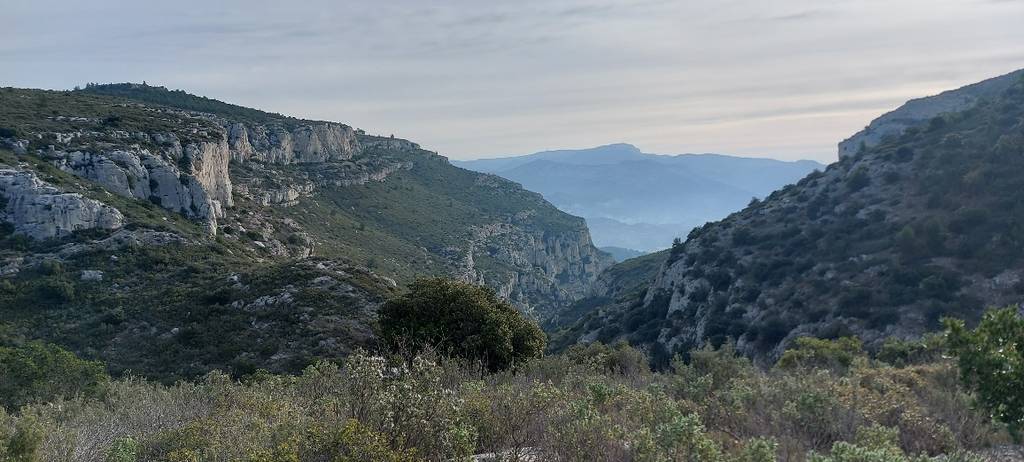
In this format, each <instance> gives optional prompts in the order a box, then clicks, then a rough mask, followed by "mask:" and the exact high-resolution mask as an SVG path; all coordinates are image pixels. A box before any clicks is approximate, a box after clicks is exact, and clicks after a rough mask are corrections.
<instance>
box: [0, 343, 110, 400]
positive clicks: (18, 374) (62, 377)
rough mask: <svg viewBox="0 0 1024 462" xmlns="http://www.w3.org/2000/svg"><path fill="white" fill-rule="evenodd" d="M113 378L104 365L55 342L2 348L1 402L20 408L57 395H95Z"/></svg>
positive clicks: (0, 349)
mask: <svg viewBox="0 0 1024 462" xmlns="http://www.w3.org/2000/svg"><path fill="white" fill-rule="evenodd" d="M109 380H110V377H109V376H107V374H106V372H105V371H104V368H103V365H102V364H101V363H99V362H95V361H83V360H81V359H79V358H78V357H77V356H75V355H74V354H73V353H71V352H69V351H66V350H64V349H62V348H60V347H58V346H56V345H47V344H42V343H38V342H32V343H28V344H26V345H24V346H21V347H0V404H2V405H3V406H4V407H6V408H7V409H12V410H13V409H18V408H19V407H21V406H24V405H26V404H29V403H33V402H41V401H50V400H53V399H54V398H57V397H58V396H63V397H66V398H71V397H74V396H78V395H84V396H93V395H95V394H97V393H98V392H99V391H101V390H102V388H103V387H104V385H105V384H106V383H107V382H108V381H109Z"/></svg>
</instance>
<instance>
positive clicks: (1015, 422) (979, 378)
mask: <svg viewBox="0 0 1024 462" xmlns="http://www.w3.org/2000/svg"><path fill="white" fill-rule="evenodd" d="M945 325H946V337H947V340H948V342H949V344H948V345H949V346H948V347H949V352H950V353H951V354H953V355H954V356H956V358H957V363H958V364H959V366H960V375H961V377H962V378H963V380H964V382H966V383H967V384H968V385H969V386H970V387H971V388H972V389H974V391H975V392H976V393H977V399H978V402H979V403H980V404H981V405H982V406H984V407H985V408H986V409H987V410H988V411H989V412H991V413H992V416H993V417H995V418H996V419H998V420H999V421H1001V422H1003V423H1005V424H1006V425H1007V426H1008V427H1009V428H1010V431H1011V433H1012V434H1013V435H1014V436H1015V438H1017V439H1018V440H1019V439H1020V438H1021V430H1022V429H1024V319H1022V318H1021V317H1020V315H1018V313H1017V307H1007V308H1002V309H996V310H990V311H989V312H987V313H985V315H984V316H983V317H982V319H981V323H980V324H978V327H977V328H975V329H974V330H970V329H968V328H967V327H966V325H965V324H964V322H963V321H960V320H956V319H947V320H946V321H945Z"/></svg>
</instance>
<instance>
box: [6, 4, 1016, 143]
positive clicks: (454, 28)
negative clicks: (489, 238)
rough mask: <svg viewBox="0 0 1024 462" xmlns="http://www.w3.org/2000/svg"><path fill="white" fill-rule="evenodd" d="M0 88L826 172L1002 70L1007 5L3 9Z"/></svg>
mask: <svg viewBox="0 0 1024 462" xmlns="http://www.w3.org/2000/svg"><path fill="white" fill-rule="evenodd" d="M3 4H4V6H3V12H4V13H3V17H4V20H3V27H0V86H18V87H35V88H71V87H74V86H75V85H84V84H85V83H86V82H122V81H134V82H138V81H143V80H146V81H147V82H148V83H150V84H155V85H164V86H167V87H170V88H181V89H184V90H187V91H189V92H192V93H196V94H200V95H204V96H209V97H213V98H217V99H221V100H225V101H228V102H233V103H237V104H242V105H245V106H252V107H258V108H261V109H266V110H270V111H274V112H282V113H287V114H290V115H295V116H300V117H306V118H316V119H327V120H336V121H340V122H345V123H348V124H351V125H353V126H356V127H360V128H363V129H366V130H367V131H368V132H371V133H378V134H385V135H388V134H392V133H393V134H395V135H396V136H399V137H403V138H408V139H411V140H414V141H417V142H419V143H421V144H422V145H423V146H424V147H425V148H427V149H431V150H436V151H439V152H440V153H441V154H444V155H447V156H449V157H452V158H457V159H466V158H476V157H494V156H499V155H507V154H522V153H529V152H533V151H538V150H544V149H556V148H582V147H591V146H596V145H600V144H608V143H614V142H628V143H633V144H636V145H637V146H639V147H640V148H641V149H643V150H644V151H646V152H656V153H684V152H718V153H725V154H740V155H749V156H758V157H775V158H782V159H797V158H812V159H817V160H821V161H831V160H834V159H835V151H836V148H835V145H836V143H837V142H838V141H840V140H842V139H843V138H845V137H847V136H849V135H851V134H853V133H854V132H856V131H857V130H859V129H860V128H862V127H863V126H864V125H865V124H867V123H868V122H869V121H870V120H871V119H873V118H874V117H876V116H878V115H880V114H881V113H883V112H885V111H887V110H889V109H892V108H894V107H896V106H898V105H899V104H901V103H902V102H903V101H905V100H907V99H909V98H913V97H919V96H925V95H930V94H934V93H937V92H940V91H942V90H945V89H950V88H955V87H958V86H961V85H964V84H967V83H972V82H974V81H978V80H982V79H985V78H987V77H993V76H996V75H999V74H1003V73H1006V72H1009V71H1012V70H1014V69H1017V68H1021V67H1024V0H859V1H846V0H776V1H772V0H760V1H754V0H751V1H729V0H691V1H663V0H632V1H627V0H622V1H604V0H550V1H524V0H518V1H514V2H513V1H481V0H456V1H444V2H442V1H434V2H429V1H426V0H396V1H384V0H380V1H372V2H371V1H354V0H346V1H327V0H323V1H306V2H303V1H291V2H283V1H253V0H245V1H211V0H204V1H192V0H177V1H174V2H148V1H137V0H133V1H111V0H90V1H78V0H68V1H62V2H57V1H47V0H3Z"/></svg>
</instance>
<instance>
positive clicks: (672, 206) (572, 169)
mask: <svg viewBox="0 0 1024 462" xmlns="http://www.w3.org/2000/svg"><path fill="white" fill-rule="evenodd" d="M452 163H453V164H455V165H456V166H459V167H463V168H466V169H469V170H475V171H478V172H484V173H493V174H496V175H499V176H501V177H504V178H506V179H509V180H512V181H515V182H518V183H520V184H522V185H523V187H525V188H526V189H529V190H532V191H536V192H539V193H541V194H542V195H543V196H544V197H545V198H546V199H547V200H549V201H551V203H553V204H555V205H556V206H557V207H559V208H560V209H562V210H565V211H567V212H569V213H572V214H574V215H579V216H582V217H584V218H586V219H587V222H588V224H589V226H590V228H591V233H592V236H593V238H594V242H595V244H596V245H599V246H609V247H624V248H632V249H637V250H643V251H654V250H658V249H663V248H667V247H668V246H669V245H670V244H671V242H672V239H673V238H675V237H678V236H683V235H685V234H686V233H687V232H688V231H689V230H690V229H692V228H693V227H695V226H699V225H701V224H703V223H705V222H707V221H711V220H716V219H720V218H723V217H724V216H726V215H728V214H729V213H731V212H733V211H736V210H739V209H740V208H742V207H743V206H744V205H746V204H747V203H748V202H750V200H751V198H753V197H763V196H764V195H766V194H768V193H769V192H771V191H773V190H775V189H777V188H779V187H781V186H783V185H785V184H788V183H792V182H795V181H797V180H799V179H800V178H802V177H803V176H805V175H807V174H808V173H810V172H812V171H814V170H816V169H820V168H822V167H823V165H822V164H819V163H817V162H814V161H808V160H804V161H796V162H785V161H779V160H773V159H761V158H745V157H734V156H726V155H720V154H680V155H659V154H648V153H644V152H642V151H641V150H640V149H638V148H637V147H636V146H633V145H630V144H624V143H619V144H610V145H606V146H599V147H596V148H591V149H578V150H557V151H543V152H538V153H534V154H529V155H525V156H516V157H502V158H495V159H480V160H472V161H453V162H452Z"/></svg>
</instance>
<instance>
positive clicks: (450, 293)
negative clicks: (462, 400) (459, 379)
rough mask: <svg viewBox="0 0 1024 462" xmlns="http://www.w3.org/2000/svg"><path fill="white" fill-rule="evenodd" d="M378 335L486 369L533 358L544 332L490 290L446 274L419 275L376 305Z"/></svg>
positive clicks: (395, 345)
mask: <svg viewBox="0 0 1024 462" xmlns="http://www.w3.org/2000/svg"><path fill="white" fill-rule="evenodd" d="M380 335H381V337H382V338H383V339H384V341H385V342H386V343H387V344H388V345H389V346H390V347H391V348H393V349H395V350H396V351H400V350H403V349H410V350H411V351H413V352H416V351H421V350H422V349H423V348H426V347H431V348H435V349H437V350H438V351H440V352H442V353H444V354H451V355H454V356H458V357H461V358H465V359H469V360H471V361H480V362H482V363H483V364H485V365H486V366H487V367H488V368H489V369H490V370H501V369H507V368H509V367H512V366H514V365H516V364H519V363H523V362H525V361H528V360H530V359H532V358H536V357H539V356H540V355H541V354H543V352H544V344H545V341H546V340H545V336H544V333H543V332H542V331H541V330H540V327H538V326H537V324H536V323H535V322H533V321H532V320H529V319H527V318H526V317H525V316H523V314H522V313H520V312H519V311H518V310H516V309H515V308H514V307H512V305H510V304H508V303H507V302H504V301H502V300H500V299H498V297H497V296H496V295H495V293H494V291H493V290H491V289H489V288H486V287H482V286H475V285H472V284H466V283H461V282H457V281H454V280H450V279H443V278H435V279H421V280H418V281H416V282H414V283H413V284H411V285H410V287H409V292H408V293H407V294H404V295H402V296H399V297H397V298H393V299H391V300H389V301H388V302H386V303H385V304H384V305H383V306H382V307H381V308H380Z"/></svg>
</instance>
